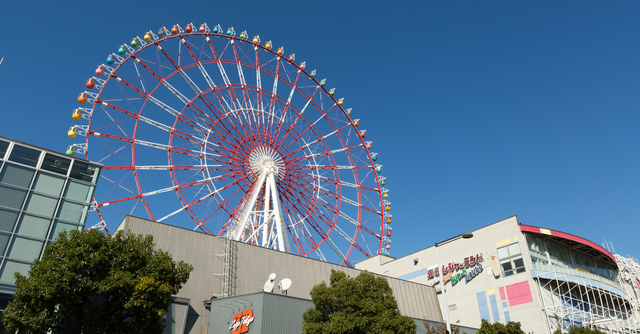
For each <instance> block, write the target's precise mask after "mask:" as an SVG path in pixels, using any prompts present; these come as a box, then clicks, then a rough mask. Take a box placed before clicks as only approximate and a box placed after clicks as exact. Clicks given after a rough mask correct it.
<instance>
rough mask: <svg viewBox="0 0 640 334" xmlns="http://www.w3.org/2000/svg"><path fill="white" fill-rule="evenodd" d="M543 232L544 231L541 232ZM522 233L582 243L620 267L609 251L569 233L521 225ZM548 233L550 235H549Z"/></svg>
mask: <svg viewBox="0 0 640 334" xmlns="http://www.w3.org/2000/svg"><path fill="white" fill-rule="evenodd" d="M541 230H543V231H544V232H543V231H541ZM520 231H522V232H532V233H538V234H546V235H552V236H554V237H558V238H562V239H567V240H571V241H575V242H578V243H581V244H583V245H587V246H589V247H591V248H594V249H596V250H598V251H599V252H600V253H602V254H604V255H606V256H608V257H609V258H611V260H613V263H615V264H616V266H617V265H618V261H616V258H615V257H614V256H613V255H612V254H611V253H609V251H607V250H606V249H604V248H602V247H600V246H598V245H597V244H595V243H593V242H591V241H589V240H587V239H583V238H580V237H578V236H575V235H572V234H569V233H564V232H560V231H554V230H551V229H546V228H540V227H536V226H528V225H522V224H521V225H520ZM547 231H548V233H547Z"/></svg>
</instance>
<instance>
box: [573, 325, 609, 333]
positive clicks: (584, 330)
mask: <svg viewBox="0 0 640 334" xmlns="http://www.w3.org/2000/svg"><path fill="white" fill-rule="evenodd" d="M569 334H604V333H603V332H601V331H599V330H597V329H593V330H591V329H590V328H588V327H578V326H576V325H573V326H571V328H569Z"/></svg>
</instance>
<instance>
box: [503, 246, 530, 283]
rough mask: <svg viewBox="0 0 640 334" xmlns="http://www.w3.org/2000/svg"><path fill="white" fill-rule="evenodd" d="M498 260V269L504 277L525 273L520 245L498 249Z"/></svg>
mask: <svg viewBox="0 0 640 334" xmlns="http://www.w3.org/2000/svg"><path fill="white" fill-rule="evenodd" d="M498 259H500V268H501V269H502V276H504V277H507V276H511V275H514V274H519V273H522V272H524V271H525V269H524V260H523V259H522V252H521V251H520V244H519V243H517V242H514V243H512V244H509V245H505V246H502V247H498Z"/></svg>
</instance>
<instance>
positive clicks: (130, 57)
mask: <svg viewBox="0 0 640 334" xmlns="http://www.w3.org/2000/svg"><path fill="white" fill-rule="evenodd" d="M198 35H201V36H204V37H205V38H206V39H207V41H209V38H210V37H216V38H219V37H224V38H227V39H228V40H229V42H230V43H231V44H235V43H236V42H243V43H246V44H247V45H251V46H253V47H254V48H255V49H256V50H257V49H261V50H262V51H265V52H268V53H271V54H272V55H273V56H276V57H278V58H277V59H278V61H280V60H281V59H283V58H284V59H283V60H284V61H287V62H288V63H289V65H293V66H294V67H295V68H296V69H297V70H298V72H299V73H302V74H303V75H304V76H305V77H306V78H307V79H309V80H312V81H313V82H314V83H315V84H316V85H317V86H318V87H319V89H321V91H322V92H323V93H324V96H325V97H329V98H330V99H331V100H332V101H333V104H332V108H334V107H338V108H339V109H340V111H341V113H342V115H343V116H344V117H346V119H347V120H349V121H350V124H349V126H350V127H351V128H352V130H353V131H354V132H356V133H358V130H357V127H356V126H354V125H353V122H351V117H350V115H349V114H347V113H346V112H345V110H344V108H343V107H342V105H341V104H338V100H336V98H335V97H334V96H333V94H329V91H328V90H327V88H326V87H324V85H321V84H320V82H319V81H318V80H317V79H316V78H315V77H314V76H311V75H310V73H309V72H307V71H306V70H305V69H304V68H301V67H300V66H299V65H298V64H295V63H294V62H293V61H288V60H287V59H286V58H285V57H283V56H282V55H280V54H277V53H276V52H275V51H274V50H271V49H270V48H266V47H264V46H262V45H260V44H256V43H251V42H250V41H247V40H244V39H240V38H238V37H235V36H227V35H224V34H214V33H190V34H178V35H169V36H166V37H163V38H160V39H156V40H154V41H152V42H150V43H147V44H146V45H143V46H141V47H139V48H136V49H135V50H134V51H133V52H131V53H129V54H127V56H126V57H124V58H122V60H121V61H119V62H118V64H117V66H115V67H114V69H113V70H112V71H110V73H109V74H108V76H107V78H106V80H104V83H103V84H102V85H101V87H100V89H99V91H98V93H97V94H96V96H97V97H96V101H95V102H94V103H93V105H92V108H91V114H90V116H89V119H88V125H87V129H88V130H87V136H86V140H85V143H86V147H87V149H86V151H85V157H86V158H87V159H88V158H89V149H90V147H89V135H90V134H94V131H93V130H91V129H92V120H93V119H92V116H93V115H92V114H93V112H94V111H95V109H96V106H97V105H98V104H99V102H100V99H99V97H101V95H102V93H103V90H104V88H105V87H107V85H108V84H109V82H110V80H111V79H114V80H117V79H116V78H117V76H116V75H115V74H114V73H116V72H117V71H118V70H119V69H120V68H121V67H122V66H123V65H125V64H127V63H128V62H136V61H137V62H138V63H140V61H139V60H138V58H137V57H136V55H137V54H138V53H140V52H141V51H143V50H145V49H147V48H150V47H151V46H152V45H155V46H159V43H161V42H165V41H169V40H172V39H176V38H178V39H181V40H182V41H184V37H185V36H198ZM185 44H186V43H185ZM234 47H235V45H234ZM189 51H190V52H191V50H189ZM256 52H257V51H256ZM207 62H208V63H214V62H215V61H214V60H208V61H206V62H205V61H203V62H202V64H205V63H207ZM218 62H224V61H222V60H221V59H218ZM229 64H237V65H238V66H243V67H246V68H250V69H254V70H258V69H260V70H261V71H264V72H262V73H264V74H267V75H269V76H271V74H270V73H268V72H267V70H266V69H265V68H263V67H261V66H260V64H258V63H256V64H250V63H246V62H245V63H243V62H240V61H238V62H237V63H233V62H229ZM103 65H104V64H103ZM195 66H198V64H195V63H194V64H189V65H188V66H184V67H183V66H179V68H176V69H175V70H174V71H173V72H171V73H170V74H168V75H165V76H162V78H163V80H167V79H169V78H171V77H173V76H175V75H176V74H178V73H179V72H180V71H181V70H184V69H188V68H193V67H195ZM278 69H279V67H278ZM276 80H277V77H276ZM283 82H284V83H285V84H288V81H283ZM161 85H162V83H161V82H158V83H157V84H156V86H155V87H154V88H153V89H152V90H150V91H149V93H148V95H149V96H151V95H152V94H153V92H155V90H156V89H158V88H159V87H161ZM236 85H237V84H236ZM217 86H220V85H216V87H215V88H217ZM239 86H241V87H242V88H243V89H246V88H249V87H250V86H249V85H246V84H244V85H242V84H240V85H239ZM215 88H213V87H212V88H209V89H208V90H213V89H215ZM250 88H254V89H258V90H267V91H268V90H269V89H268V88H262V87H257V86H254V87H250ZM200 94H205V92H201V93H200ZM200 94H196V95H200ZM271 94H272V95H274V97H280V98H282V96H280V95H279V94H276V93H273V92H272V93H271ZM300 94H303V93H300ZM196 98H197V96H196V97H193V98H192V99H191V100H190V102H191V101H193V100H195V99H196ZM305 98H308V97H307V96H305ZM147 102H149V97H147V98H146V99H145V102H144V103H145V104H146V103H147ZM184 108H186V105H185V107H184ZM184 108H183V110H184ZM143 110H144V107H143V108H141V109H140V111H139V115H141V114H142V112H143ZM183 110H182V111H180V114H182V112H183ZM178 121H179V117H176V119H175V122H176V123H177V122H178ZM135 122H136V125H135V131H134V132H133V133H132V139H135V138H137V126H138V124H139V122H140V119H139V118H137V119H136V120H135ZM292 127H293V126H292ZM175 130H176V125H175V123H174V125H173V127H172V130H171V134H170V140H169V146H171V143H172V141H173V133H174V131H175ZM319 133H322V132H321V131H319ZM357 138H358V139H359V140H360V145H359V146H362V148H363V150H364V152H365V153H366V158H367V160H368V166H369V167H371V168H373V167H374V166H375V163H374V161H373V159H372V157H371V153H370V151H369V148H367V145H366V144H365V141H364V138H362V137H360V136H358V137H357ZM340 142H341V143H343V145H345V143H344V141H343V140H342V139H341V138H340ZM130 144H131V150H132V153H133V156H132V163H133V168H132V170H131V172H132V173H133V174H134V179H135V180H136V183H137V184H136V185H137V189H136V190H137V193H138V194H137V195H138V196H140V198H139V199H140V200H141V201H142V203H143V205H144V206H145V208H146V210H147V211H148V213H149V215H150V217H153V212H152V210H151V208H149V207H148V204H147V203H146V201H145V196H144V192H143V189H142V188H141V185H140V178H139V176H138V172H139V170H138V168H137V167H136V158H135V148H136V143H135V140H134V141H133V142H131V143H130ZM330 154H332V153H330ZM172 155H173V152H168V157H169V165H172V163H171V162H172V161H171V158H170V157H171V156H172ZM347 157H348V159H349V161H350V163H351V164H352V165H355V163H354V161H353V158H352V157H351V155H350V154H347ZM203 171H204V170H203ZM374 173H375V172H374ZM170 174H171V175H172V180H174V175H175V170H174V169H170ZM354 175H355V177H356V179H358V172H357V171H356V170H354ZM374 175H375V174H374ZM374 179H375V181H376V187H377V189H378V195H379V200H380V201H379V203H380V208H379V210H380V211H379V212H378V214H379V216H380V219H381V220H382V227H381V231H380V234H379V235H378V234H376V233H375V232H373V231H371V230H369V229H366V227H364V226H363V225H358V226H356V227H355V231H354V234H355V236H358V235H359V233H360V232H361V229H366V230H367V233H369V234H371V235H374V236H377V237H378V239H379V243H378V247H377V248H378V249H377V253H379V252H380V250H381V249H382V244H383V232H384V231H383V228H384V214H383V213H384V209H383V204H382V203H383V199H382V192H381V191H380V189H382V188H381V185H380V181H379V180H378V178H377V177H376V178H374ZM337 180H338V185H339V188H340V187H342V185H341V184H340V182H339V175H338V176H337ZM174 181H175V180H174ZM176 183H178V184H174V186H175V187H176V188H175V189H174V190H175V192H176V193H178V192H180V191H181V190H182V188H178V186H179V185H180V184H179V182H176ZM358 194H360V193H358ZM178 197H179V198H181V201H182V196H181V195H179V194H178ZM358 197H360V195H359V196H358ZM358 200H360V198H358ZM106 203H109V202H106ZM96 204H97V208H96V209H97V211H98V215H100V213H99V208H100V206H101V205H100V203H98V201H97V200H96ZM337 205H342V201H341V200H337ZM338 210H339V206H338ZM361 210H362V208H360V209H359V211H358V216H360V211H361ZM192 218H193V217H192ZM334 218H335V220H334V222H333V225H332V226H331V229H330V230H329V231H328V232H329V233H328V235H331V234H332V232H333V231H334V228H335V227H336V226H338V225H337V221H338V218H339V215H338V214H336V215H335V217H334ZM153 220H155V218H154V219H153ZM358 220H359V217H358ZM202 225H203V224H202ZM225 226H226V225H225ZM205 228H206V227H205ZM287 228H288V226H287ZM222 231H223V229H221V230H220V232H219V233H218V235H220V234H221V233H222ZM209 233H211V234H215V233H212V232H211V231H209ZM325 242H327V239H321V240H320V243H319V244H318V247H319V246H320V245H322V244H324V243H325ZM354 248H358V247H357V241H352V242H351V245H350V247H349V249H348V251H347V252H346V254H345V259H344V261H343V263H345V262H348V259H349V255H350V254H351V252H352V251H353V249H354ZM312 251H313V250H309V252H308V253H307V254H309V253H311V252H312ZM361 252H363V253H364V254H365V255H366V254H367V253H366V252H365V251H363V250H361ZM307 254H305V255H307Z"/></svg>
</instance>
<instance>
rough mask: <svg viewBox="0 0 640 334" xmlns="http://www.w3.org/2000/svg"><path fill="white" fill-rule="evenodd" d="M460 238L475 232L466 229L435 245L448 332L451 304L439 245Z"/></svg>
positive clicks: (469, 236) (449, 329)
mask: <svg viewBox="0 0 640 334" xmlns="http://www.w3.org/2000/svg"><path fill="white" fill-rule="evenodd" d="M460 238H464V239H471V238H473V233H471V232H469V231H465V232H464V233H462V234H460V235H457V236H455V237H453V238H451V239H447V240H445V241H443V242H436V245H435V247H436V257H437V258H438V276H439V277H440V289H441V290H442V301H443V303H444V319H445V320H446V322H447V334H449V333H451V323H450V322H449V305H447V293H446V292H445V290H446V289H445V288H444V280H443V279H442V276H444V274H443V270H442V264H441V263H440V251H438V246H439V245H442V244H446V243H449V242H452V241H454V240H458V239H460Z"/></svg>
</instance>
